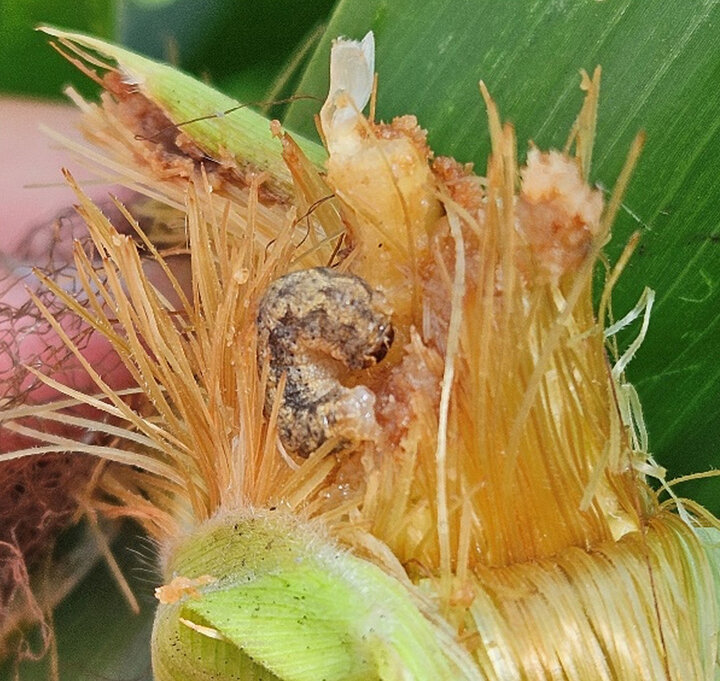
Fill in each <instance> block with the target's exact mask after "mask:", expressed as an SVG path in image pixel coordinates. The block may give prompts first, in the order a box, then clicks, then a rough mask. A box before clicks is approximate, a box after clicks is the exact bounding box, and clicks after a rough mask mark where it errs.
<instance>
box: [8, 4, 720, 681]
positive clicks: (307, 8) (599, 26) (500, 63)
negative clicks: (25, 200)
mask: <svg viewBox="0 0 720 681" xmlns="http://www.w3.org/2000/svg"><path fill="white" fill-rule="evenodd" d="M40 22H43V23H51V24H56V25H60V26H63V27H66V28H73V29H77V30H81V31H86V32H90V33H93V34H96V35H99V36H102V37H105V38H108V39H111V40H114V41H118V42H121V43H123V44H125V45H126V46H128V47H130V48H132V49H135V50H137V51H139V52H142V53H144V54H146V55H149V56H152V57H156V58H158V59H164V60H168V61H170V62H172V63H175V64H177V65H179V66H180V67H181V68H182V69H183V70H186V71H189V72H191V73H193V74H195V75H196V76H198V77H200V78H203V79H205V80H207V81H209V82H210V83H212V84H214V85H216V86H217V87H218V88H220V89H223V90H224V91H226V92H228V93H229V94H231V95H232V96H234V97H236V98H238V99H239V100H241V101H249V102H262V101H263V100H265V99H267V98H268V97H272V98H273V99H281V98H283V97H286V96H288V95H290V94H292V93H294V92H298V93H300V94H303V95H313V96H316V97H319V98H322V97H323V96H324V94H325V90H326V87H327V70H328V52H329V44H330V40H331V38H333V37H335V36H338V35H347V36H349V37H353V38H360V37H362V35H364V33H365V32H366V31H367V30H369V29H371V28H372V29H373V30H374V31H375V34H376V41H377V59H376V68H377V70H378V72H379V74H380V81H379V100H378V114H379V116H380V117H382V118H386V119H387V118H389V117H391V116H393V115H396V114H401V113H416V114H417V115H418V117H419V119H420V122H421V124H422V125H423V126H425V127H427V128H429V130H430V142H431V144H432V146H433V147H434V148H435V150H436V152H438V153H442V154H452V155H455V156H456V157H457V158H458V159H459V160H461V161H473V162H475V163H476V169H477V171H478V172H480V173H482V171H483V170H484V159H485V158H486V154H487V151H488V134H487V126H486V123H485V111H484V107H483V105H482V102H481V99H480V97H479V94H478V90H477V81H478V80H479V79H480V78H482V79H484V80H485V82H486V83H487V85H488V88H489V89H490V92H491V93H492V95H493V96H494V97H495V99H496V100H497V102H498V104H499V106H500V111H501V114H502V116H503V118H505V119H507V120H510V121H512V122H513V123H514V124H515V126H516V129H517V135H518V144H519V149H520V152H521V154H523V153H524V151H525V149H526V148H527V147H526V140H529V139H532V140H534V141H535V142H536V143H537V144H538V145H539V146H541V147H548V146H560V145H562V144H563V142H564V140H565V137H566V135H567V131H568V130H569V128H570V125H571V123H572V120H573V118H574V116H575V114H576V112H577V110H578V108H579V106H580V104H581V101H582V95H581V93H580V90H579V88H578V85H579V74H578V71H579V69H580V68H585V69H587V70H588V71H592V69H593V68H594V67H595V65H596V64H602V66H603V86H602V89H601V102H600V114H599V121H598V135H597V143H596V151H595V157H594V165H593V172H592V179H593V181H594V182H596V183H597V184H598V185H600V186H601V187H603V188H606V189H608V190H609V189H610V188H611V187H612V185H613V182H614V180H615V178H616V177H617V174H618V172H619V169H620V167H621V165H622V162H623V160H624V158H625V155H626V152H627V149H628V147H629V144H630V142H631V140H632V138H633V137H634V136H635V134H636V133H637V132H638V131H639V130H641V129H643V130H645V131H646V133H647V143H646V147H645V150H644V152H643V155H642V158H641V161H640V163H639V165H638V167H637V170H636V173H635V175H634V177H633V180H632V183H631V187H630V190H629V192H628V194H627V197H626V199H625V201H624V205H623V209H622V211H621V214H620V217H619V219H618V222H617V225H616V228H615V232H614V234H615V236H614V239H613V242H612V243H611V244H610V246H609V247H608V254H609V256H610V259H611V260H613V259H614V258H616V257H617V255H618V254H619V252H620V251H621V249H622V247H623V246H624V244H625V243H626V242H627V239H628V238H629V235H630V234H631V233H632V232H633V231H635V230H640V231H641V233H642V235H643V237H642V241H641V245H640V248H639V249H638V252H637V253H636V254H635V256H634V257H633V259H632V261H631V263H630V265H629V266H628V268H627V269H626V271H625V272H624V273H623V276H622V278H621V280H620V283H619V284H618V286H617V288H616V292H615V295H614V309H615V312H616V316H618V317H619V316H622V315H623V314H624V313H625V312H627V311H628V310H629V309H631V308H632V307H633V306H634V304H635V302H636V300H637V299H638V298H639V297H640V295H641V293H642V290H643V287H644V286H645V285H648V286H651V287H652V288H654V289H655V290H656V292H657V304H656V306H655V310H654V311H653V315H652V319H651V324H650V331H649V333H648V337H647V339H646V341H645V343H644V344H643V346H642V348H641V349H640V351H639V353H638V355H637V357H636V358H635V359H634V360H633V362H632V363H631V365H630V367H629V369H628V376H629V378H630V380H631V381H632V382H633V383H634V384H635V385H636V387H637V389H638V391H639V393H640V397H641V401H642V404H643V407H644V413H645V419H646V422H647V425H648V429H649V433H650V448H651V451H652V453H653V454H654V455H655V456H656V458H657V459H658V460H659V461H660V463H662V464H663V465H665V466H667V467H668V469H669V477H674V476H676V475H680V474H682V473H686V472H698V471H706V470H709V469H711V468H716V467H717V466H718V463H720V361H719V358H720V302H719V301H720V297H719V295H718V292H719V289H720V191H719V189H720V180H718V178H719V177H720V113H719V112H720V88H718V83H720V31H718V30H717V26H718V25H720V0H687V1H686V2H683V3H642V2H633V0H605V1H604V2H597V1H596V0H573V1H572V2H571V1H570V0H557V1H556V2H552V3H548V2H546V1H545V0H522V1H520V0H517V1H516V0H512V1H510V2H506V3H497V2H493V1H492V0H474V1H472V2H471V1H469V0H442V1H440V0H432V1H430V2H426V3H422V4H420V3H417V2H415V1H414V0H392V1H390V0H368V1H367V2H357V1H355V2H353V1H352V0H340V1H339V2H337V3H333V2H330V1H329V0H322V1H319V2H318V1H315V2H302V1H300V0H276V1H272V0H254V1H253V2H250V1H246V0H234V1H230V0H206V1H204V2H193V1H192V0H176V1H174V2H173V1H172V0H166V1H165V2H151V1H145V2H140V1H135V2H132V1H130V0H125V1H124V2H108V1H107V0H97V1H93V0H77V1H76V2H73V3H68V2H56V1H54V0H44V1H42V2H41V1H39V0H3V2H2V4H1V5H0V92H2V93H3V94H15V95H23V96H35V97H53V98H58V97H60V96H61V90H62V87H63V85H64V84H66V83H69V82H71V83H73V85H75V86H76V87H78V86H79V87H80V89H81V90H82V91H83V92H86V93H88V92H91V91H92V87H90V86H89V85H88V83H87V80H86V79H84V78H83V77H82V76H81V75H80V74H79V73H78V72H77V71H76V70H75V69H74V68H73V67H72V66H70V65H69V64H67V63H65V61H64V60H63V59H61V58H60V57H59V56H58V55H57V54H56V53H55V52H54V51H53V50H51V49H50V48H48V47H47V45H46V40H45V38H44V37H43V36H42V35H39V34H38V33H36V32H34V31H33V30H32V27H33V26H34V25H35V24H37V23H40ZM318 108H319V104H318V103H317V102H316V101H298V102H296V103H294V104H292V105H290V106H289V107H288V106H285V105H281V106H278V107H276V108H273V109H272V111H271V113H272V115H273V116H277V117H284V120H285V123H286V124H287V125H288V127H289V128H290V129H294V130H297V131H298V132H303V133H305V134H307V135H314V123H313V119H312V114H313V113H315V112H316V111H317V109H318ZM1 126H2V122H1V121H0V135H1V134H2V127H1ZM0 172H3V171H2V170H0ZM635 333H637V326H635V327H633V328H631V329H628V331H627V332H626V333H625V334H623V336H622V337H621V341H622V342H623V343H625V344H627V343H628V342H629V340H630V339H631V338H632V337H633V336H634V334H635ZM677 491H678V493H680V494H681V495H688V496H692V497H694V498H696V499H698V500H700V501H701V502H702V503H704V504H705V505H706V506H708V507H709V508H710V509H711V510H713V511H714V512H715V513H718V512H720V482H719V481H718V480H717V479H710V480H705V481H701V482H697V483H691V484H686V485H684V486H682V487H678V489H677ZM119 552H120V555H121V556H122V557H124V559H125V564H126V565H128V566H130V567H129V570H130V572H131V574H134V573H133V570H135V569H136V568H135V567H132V566H133V565H134V562H133V560H132V559H131V558H132V557H131V554H130V553H128V551H127V550H126V548H124V545H123V547H121V548H120V549H119ZM151 581H152V580H149V579H145V581H143V580H142V579H141V580H140V587H139V588H140V591H141V593H144V594H145V601H146V602H147V605H148V609H149V610H151V608H152V595H151V589H150V587H149V583H150V582H151ZM143 584H145V586H144V587H143V586H142V585H143ZM87 589H89V590H90V593H95V594H102V595H101V596H99V600H98V602H97V603H94V602H93V599H92V598H89V597H88V596H87V595H86V594H87V592H86V591H85V590H81V592H79V593H78V594H77V595H76V596H75V597H74V598H73V599H71V600H70V601H69V602H68V603H66V604H65V605H63V606H62V608H61V609H60V611H59V612H58V630H59V634H60V644H61V648H62V650H61V661H62V664H63V665H64V666H63V668H62V669H63V674H64V676H63V678H72V679H85V678H88V679H98V678H104V679H118V680H119V679H140V678H149V676H148V674H149V671H148V669H149V668H148V662H147V657H142V656H143V655H146V652H143V651H146V643H145V642H146V637H147V626H148V624H147V622H148V620H147V616H146V618H145V620H142V621H140V620H137V619H133V618H131V617H130V616H129V615H127V608H126V607H125V606H124V605H123V603H122V602H121V600H120V598H119V596H118V595H117V593H116V591H115V588H114V586H113V585H112V583H110V582H109V581H108V579H107V576H106V575H105V568H104V567H102V566H100V567H98V568H97V570H96V571H95V572H94V573H93V575H92V576H91V577H90V580H89V582H88V586H87ZM130 622H132V624H130ZM93 623H95V624H93ZM139 641H140V643H139ZM92 651H97V657H93V656H94V655H95V653H94V652H92ZM113 656H114V657H113ZM0 676H1V674H0ZM22 678H28V679H30V678H42V672H41V671H40V668H39V667H35V668H34V670H33V671H30V670H29V669H24V670H23V677H22Z"/></svg>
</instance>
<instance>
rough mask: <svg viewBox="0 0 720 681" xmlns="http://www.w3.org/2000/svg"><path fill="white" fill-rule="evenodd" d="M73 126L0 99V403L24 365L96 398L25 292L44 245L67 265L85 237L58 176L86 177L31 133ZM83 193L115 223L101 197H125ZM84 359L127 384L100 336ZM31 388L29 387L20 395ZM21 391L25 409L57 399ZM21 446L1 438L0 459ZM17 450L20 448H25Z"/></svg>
mask: <svg viewBox="0 0 720 681" xmlns="http://www.w3.org/2000/svg"><path fill="white" fill-rule="evenodd" d="M78 120H79V112H78V111H77V110H75V109H73V108H71V107H69V106H64V105H58V104H50V103H40V102H34V101H29V100H10V99H2V98H0V158H2V160H3V163H2V166H1V168H2V170H0V201H2V208H1V210H0V400H2V398H3V397H5V398H7V397H9V396H12V395H13V394H15V393H17V391H18V386H17V385H13V384H12V382H11V381H10V380H9V379H10V377H13V376H17V375H18V374H17V373H13V372H17V366H18V364H23V363H31V364H32V365H33V366H35V367H36V368H38V369H40V370H41V371H42V370H43V367H45V368H48V367H50V368H52V369H53V370H52V377H53V378H54V379H56V380H59V381H60V382H62V383H65V384H67V385H71V386H72V387H74V388H77V389H79V390H82V391H89V392H96V391H97V389H96V387H95V384H94V383H93V381H92V380H91V379H90V377H89V376H88V375H87V373H86V372H85V371H84V370H83V368H82V366H81V365H80V363H79V361H78V360H77V358H75V357H73V356H71V355H69V353H67V351H66V350H65V348H64V346H63V343H62V341H61V340H60V338H58V336H57V334H56V333H55V332H54V331H52V329H51V328H49V327H48V325H47V324H46V323H44V322H38V320H37V318H36V316H35V314H34V313H33V312H32V310H33V304H32V303H31V302H30V301H29V298H30V296H29V293H28V289H31V290H35V291H41V290H42V284H41V283H40V282H39V281H38V280H37V278H36V277H35V276H34V275H33V274H32V267H33V266H35V265H39V266H43V265H46V264H47V262H48V254H49V249H50V246H51V245H53V246H54V249H53V261H54V262H55V263H63V264H64V263H71V262H72V256H71V248H72V240H73V238H74V237H78V236H82V235H83V234H84V228H83V223H82V220H80V219H79V218H78V216H77V215H76V214H75V212H74V210H73V209H72V205H73V203H75V202H76V197H75V195H74V193H73V192H72V190H71V189H70V188H69V187H68V186H67V185H66V184H65V183H64V181H63V178H62V175H61V173H60V169H61V168H63V167H66V168H69V169H70V171H71V172H72V173H73V175H74V177H76V178H77V179H78V180H79V181H80V183H81V184H82V181H83V180H84V179H87V178H89V177H90V172H89V171H88V170H86V169H85V168H83V167H82V166H81V165H80V164H79V163H78V162H77V161H75V160H74V159H72V158H71V157H70V155H69V154H68V152H67V151H65V150H63V149H58V148H55V147H56V145H54V143H52V142H51V140H49V139H48V137H46V136H45V135H43V133H42V132H40V131H39V130H38V127H39V125H40V124H44V125H46V126H47V127H49V128H52V129H55V130H58V131H60V132H62V133H63V134H64V135H69V136H74V137H76V138H78V139H80V134H79V133H78V132H77V130H76V126H77V122H78ZM28 185H44V186H41V187H29V186H28ZM86 191H87V193H88V194H89V195H90V196H91V197H92V198H93V199H94V200H95V201H96V202H98V203H99V204H100V205H101V206H103V209H104V211H105V213H106V215H109V216H110V217H111V220H113V221H114V223H115V224H117V222H116V221H115V219H114V217H113V216H112V210H111V209H106V208H107V206H108V194H109V193H113V194H115V195H118V196H119V197H120V198H121V200H123V199H127V198H129V197H130V194H129V193H128V192H127V191H126V190H122V189H121V188H118V187H110V186H108V185H103V186H100V185H95V186H93V185H90V186H87V187H86ZM59 216H63V219H62V220H61V223H62V225H63V228H62V230H61V231H60V237H59V239H58V237H57V232H56V231H54V229H55V228H54V224H57V219H58V217H59ZM68 227H69V228H68ZM180 269H181V270H182V265H181V266H180ZM64 272H67V275H68V276H66V277H64V278H62V279H58V281H59V282H61V283H62V285H63V286H68V287H72V286H73V284H74V283H76V282H73V278H72V268H68V269H66V270H64ZM162 288H165V289H166V288H167V287H166V286H163V287H162ZM8 308H12V309H15V310H17V309H19V308H21V309H22V310H23V311H24V310H26V309H27V310H28V312H29V313H30V314H28V315H22V314H20V315H19V316H18V315H16V318H14V319H12V320H10V319H9V318H8V314H9V313H8ZM58 319H59V320H60V322H61V324H62V325H63V327H64V328H66V329H68V331H69V332H70V334H71V335H72V336H75V335H76V334H77V333H78V329H79V328H80V327H78V325H77V320H76V319H74V318H73V317H72V315H69V314H65V315H64V316H63V315H60V316H58ZM8 343H9V344H10V346H11V349H10V350H8ZM83 354H84V356H85V357H86V358H87V359H88V360H89V361H90V362H91V364H92V366H93V367H94V368H95V369H96V370H97V371H98V372H99V373H100V374H101V375H102V376H103V378H104V379H105V380H106V381H107V382H108V383H109V384H110V385H111V386H112V387H115V388H122V387H125V386H127V385H130V384H131V380H130V376H129V374H128V372H127V370H126V369H125V368H124V367H123V366H122V364H121V362H120V361H119V359H118V358H117V356H115V354H114V353H113V352H112V351H111V349H110V348H109V345H108V343H107V341H105V340H104V339H103V338H102V337H100V336H99V334H92V335H90V336H89V337H88V338H87V339H86V340H85V341H84V343H83ZM58 365H59V366H58ZM31 384H32V385H33V386H34V387H33V388H32V389H31V390H29V391H27V392H26V389H27V387H28V386H30V385H31ZM20 391H21V392H23V396H24V397H23V400H24V401H26V402H35V403H37V402H45V401H48V400H51V399H53V398H56V397H59V395H58V393H57V392H56V391H55V390H52V389H50V388H48V387H47V386H44V385H37V381H34V380H33V377H32V376H28V377H27V378H26V379H25V380H24V381H23V384H22V386H21V387H20ZM23 440H24V438H23V439H20V438H18V437H17V436H15V435H12V434H9V433H8V432H5V433H3V432H1V431H0V453H2V452H7V451H12V450H13V449H16V448H17V447H18V445H19V443H21V442H23ZM22 446H27V441H25V442H24V443H23V445H22Z"/></svg>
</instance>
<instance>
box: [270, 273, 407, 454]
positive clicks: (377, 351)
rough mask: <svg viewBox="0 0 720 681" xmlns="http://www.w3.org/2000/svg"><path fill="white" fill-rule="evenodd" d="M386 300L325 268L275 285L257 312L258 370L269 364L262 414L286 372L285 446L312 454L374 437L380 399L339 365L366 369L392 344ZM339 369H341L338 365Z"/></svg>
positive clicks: (282, 420)
mask: <svg viewBox="0 0 720 681" xmlns="http://www.w3.org/2000/svg"><path fill="white" fill-rule="evenodd" d="M391 313H392V311H391V309H390V306H389V305H388V303H387V301H386V299H385V297H384V296H383V295H382V293H380V292H379V291H374V290H373V289H372V288H370V286H368V284H367V283H366V282H365V281H364V280H363V279H361V278H360V277H357V276H355V275H352V274H341V273H338V272H335V271H334V270H331V269H329V268H327V267H317V268H313V269H308V270H301V271H298V272H292V273H290V274H287V275H285V276H283V277H280V278H279V279H277V280H276V281H275V282H273V283H272V284H271V285H270V287H269V288H268V290H267V291H266V293H265V295H264V296H263V298H262V300H261V301H260V307H259V312H258V318H257V323H258V366H259V367H261V368H262V367H264V366H265V363H266V362H267V363H268V366H269V375H268V381H267V386H266V392H265V412H266V414H269V413H270V411H271V410H272V406H273V404H274V403H275V400H276V398H277V391H278V389H279V385H280V382H281V379H282V377H283V375H284V376H285V377H286V378H285V389H284V391H283V394H282V396H281V398H280V408H279V412H278V432H279V435H280V440H281V442H282V444H283V446H284V447H285V448H286V449H287V450H288V451H291V452H295V453H297V454H299V455H300V456H303V457H307V456H309V455H310V453H311V452H313V451H315V450H316V449H317V448H318V447H320V446H321V445H322V444H323V443H324V442H326V441H327V440H329V439H331V438H337V439H338V447H337V449H345V448H348V447H350V446H352V445H354V444H356V443H358V442H361V441H363V440H371V439H375V438H376V437H377V435H378V428H379V427H378V425H377V422H376V421H375V409H374V407H375V395H374V394H373V392H372V391H371V390H370V389H369V388H367V387H365V386H362V385H358V386H355V387H354V388H348V387H346V386H344V385H343V384H342V383H341V382H340V378H341V375H342V366H344V367H346V368H347V369H349V370H357V369H367V368H369V367H371V366H373V365H375V364H377V363H378V362H380V361H381V360H382V359H383V358H384V357H385V355H386V354H387V351H388V350H389V349H390V346H391V345H392V341H393V327H392V323H391V319H390V317H391ZM340 365H342V366H340Z"/></svg>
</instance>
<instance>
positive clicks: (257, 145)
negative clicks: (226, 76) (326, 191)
mask: <svg viewBox="0 0 720 681" xmlns="http://www.w3.org/2000/svg"><path fill="white" fill-rule="evenodd" d="M41 30H42V31H44V32H45V33H47V34H48V35H51V36H53V37H55V38H57V39H59V40H60V41H61V42H67V43H69V44H70V45H74V46H78V47H80V48H85V49H89V50H92V51H93V52H94V53H95V54H97V55H99V56H100V57H102V58H104V59H106V60H112V61H113V62H116V63H117V67H118V69H119V71H120V73H121V74H122V77H123V81H124V82H126V83H128V84H130V85H133V86H135V87H136V88H137V89H138V90H139V91H140V92H141V93H142V94H143V95H145V96H146V97H147V98H148V99H149V100H150V101H152V102H153V103H154V104H156V105H157V106H159V107H160V108H161V109H162V110H163V112H164V113H165V114H166V115H167V117H168V118H169V119H170V121H172V123H173V124H175V125H177V126H180V127H181V129H182V131H183V133H185V134H186V135H188V136H189V137H190V138H191V139H192V140H193V142H195V144H196V145H197V146H199V147H200V148H201V149H202V150H203V152H205V153H206V154H207V155H208V156H209V157H210V158H213V159H216V160H219V161H221V160H222V159H224V158H227V157H228V155H230V156H232V157H233V158H234V159H235V161H236V162H237V163H238V164H239V166H240V167H241V168H245V167H252V168H255V169H257V170H258V171H265V172H267V173H268V175H269V180H268V182H267V184H268V186H270V187H271V188H274V189H276V190H277V191H279V192H280V193H282V194H285V195H289V194H290V193H291V191H292V179H291V177H290V173H289V171H288V169H287V166H286V165H285V163H284V162H283V160H282V155H281V154H282V147H281V144H280V142H279V140H277V139H276V138H275V137H273V135H272V133H271V132H270V122H269V120H268V119H267V118H265V117H264V116H262V115H260V114H258V113H256V112H254V111H252V110H251V109H250V108H248V107H246V106H243V105H241V103H240V102H238V101H236V100H234V99H232V98H231V97H228V96H227V95H224V94H222V93H221V92H218V91H217V90H215V89H214V88H212V87H210V86H209V85H206V84H204V83H202V82H200V81H198V80H196V79H194V78H193V77H192V76H189V75H187V74H185V73H182V72H181V71H179V70H177V69H175V68H173V67H172V66H169V65H167V64H162V63H160V62H156V61H153V60H151V59H147V58H146V57H142V56H140V55H138V54H135V53H134V52H131V51H129V50H126V49H124V48H122V47H118V46H117V45H113V44H111V43H108V42H105V41H103V40H99V39H97V38H93V37H91V36H86V35H83V34H80V33H71V32H67V31H63V30H61V29H58V28H53V27H50V26H44V27H42V28H41ZM231 110H232V111H231ZM296 142H297V143H298V145H299V146H300V148H301V149H302V150H303V152H304V153H305V154H306V156H307V157H308V158H309V159H310V160H311V161H312V162H313V163H316V164H322V163H323V162H324V159H325V156H326V155H325V150H324V149H323V148H322V147H321V146H320V145H318V144H315V143H313V142H310V141H308V140H306V139H303V138H302V137H298V138H296Z"/></svg>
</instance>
